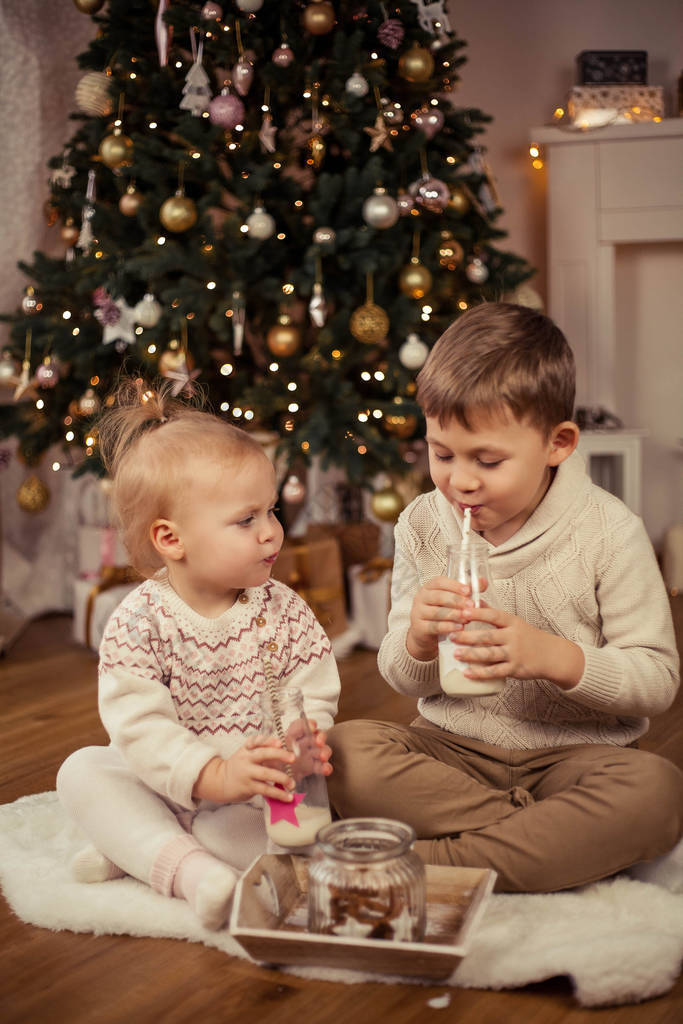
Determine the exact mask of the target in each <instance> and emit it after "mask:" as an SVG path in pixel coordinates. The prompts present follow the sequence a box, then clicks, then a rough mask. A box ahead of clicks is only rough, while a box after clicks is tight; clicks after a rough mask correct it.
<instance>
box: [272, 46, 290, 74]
mask: <svg viewBox="0 0 683 1024" xmlns="http://www.w3.org/2000/svg"><path fill="white" fill-rule="evenodd" d="M272 60H273V64H277V66H278V67H280V68H288V67H289V65H290V64H291V63H292V61H293V60H294V51H293V50H292V47H291V46H288V45H287V44H286V43H283V44H282V46H278V48H277V50H273V58H272Z"/></svg>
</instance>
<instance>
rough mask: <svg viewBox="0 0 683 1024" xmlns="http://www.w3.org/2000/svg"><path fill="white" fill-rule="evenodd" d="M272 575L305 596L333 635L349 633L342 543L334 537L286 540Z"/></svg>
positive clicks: (318, 618)
mask: <svg viewBox="0 0 683 1024" xmlns="http://www.w3.org/2000/svg"><path fill="white" fill-rule="evenodd" d="M272 575H273V579H276V580H280V581H281V582H282V583H286V584H287V586H288V587H291V588H292V590H295V591H296V592H297V594H299V596H300V597H302V598H303V600H304V601H305V602H306V604H307V605H308V606H309V607H310V608H311V610H312V612H313V614H314V615H315V617H316V618H317V620H318V622H319V623H320V625H321V626H322V627H323V629H324V630H325V632H326V633H327V635H328V636H329V637H336V636H339V635H340V634H342V633H344V632H345V630H346V627H347V622H346V596H345V593H344V574H343V570H342V561H341V553H340V550H339V544H338V543H337V541H336V540H335V539H334V538H333V537H320V538H319V539H316V540H309V539H308V538H307V537H305V538H295V539H288V540H286V541H285V543H284V545H283V547H282V549H281V551H280V554H279V556H278V559H277V561H276V563H275V565H274V567H273V573H272Z"/></svg>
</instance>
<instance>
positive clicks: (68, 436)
mask: <svg viewBox="0 0 683 1024" xmlns="http://www.w3.org/2000/svg"><path fill="white" fill-rule="evenodd" d="M75 436H76V435H75V434H74V432H73V430H67V432H66V434H65V435H64V440H65V441H73V439H74V437H75Z"/></svg>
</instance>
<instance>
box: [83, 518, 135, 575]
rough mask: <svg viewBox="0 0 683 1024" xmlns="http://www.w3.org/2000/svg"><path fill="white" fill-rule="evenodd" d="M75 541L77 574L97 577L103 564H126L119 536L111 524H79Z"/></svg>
mask: <svg viewBox="0 0 683 1024" xmlns="http://www.w3.org/2000/svg"><path fill="white" fill-rule="evenodd" d="M77 542H78V551H77V568H78V575H79V576H82V577H84V578H85V577H87V578H90V579H92V578H98V577H99V575H100V570H101V569H102V568H103V566H110V565H127V564H128V554H127V553H126V549H125V548H124V546H123V543H122V541H121V536H120V534H119V532H118V530H116V529H115V528H114V527H113V526H79V527H78V530H77Z"/></svg>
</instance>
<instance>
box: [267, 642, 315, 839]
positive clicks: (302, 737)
mask: <svg viewBox="0 0 683 1024" xmlns="http://www.w3.org/2000/svg"><path fill="white" fill-rule="evenodd" d="M264 669H265V673H266V682H267V689H266V692H265V693H264V694H263V697H262V700H261V708H262V711H263V727H262V731H263V732H264V733H266V734H268V733H270V734H273V735H276V736H278V738H279V739H280V740H281V741H282V744H283V746H284V747H286V748H287V749H288V750H289V751H291V752H292V753H293V754H294V755H295V757H296V760H295V761H294V762H293V764H288V765H286V766H284V770H285V771H286V772H287V774H288V775H290V776H291V777H292V778H293V779H294V781H295V783H296V788H295V789H294V790H290V792H291V793H292V800H291V801H288V800H273V799H270V798H266V800H265V825H266V832H267V834H268V838H269V839H271V840H272V841H273V842H274V843H276V844H277V845H278V846H284V847H287V848H293V847H296V848H300V847H304V846H311V845H312V844H313V843H315V838H316V835H317V834H318V830H319V829H321V828H322V827H323V825H327V824H329V822H330V821H331V820H332V816H331V814H330V805H329V801H328V797H327V783H326V782H325V776H324V775H323V773H322V769H323V765H322V762H321V760H320V757H319V749H318V747H317V745H316V743H315V737H314V736H313V733H312V732H311V730H310V728H309V725H308V720H307V718H306V715H305V712H304V702H303V694H302V693H301V690H300V689H299V688H298V687H296V686H289V687H283V688H279V687H278V686H277V682H276V680H275V677H274V674H273V670H272V666H271V665H270V663H269V662H268V661H266V662H264Z"/></svg>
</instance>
